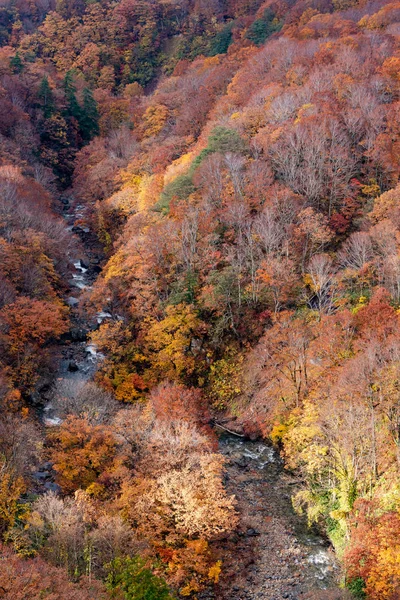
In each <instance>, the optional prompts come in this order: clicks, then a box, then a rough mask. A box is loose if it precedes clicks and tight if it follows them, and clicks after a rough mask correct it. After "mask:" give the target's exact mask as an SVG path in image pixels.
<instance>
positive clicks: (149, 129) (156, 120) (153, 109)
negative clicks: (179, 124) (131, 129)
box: [143, 104, 169, 137]
mask: <svg viewBox="0 0 400 600" xmlns="http://www.w3.org/2000/svg"><path fill="white" fill-rule="evenodd" d="M168 116H169V111H168V108H167V107H166V106H164V104H156V105H155V106H149V107H148V109H147V110H146V112H145V113H144V115H143V121H144V137H153V136H154V135H157V134H158V133H160V131H161V130H162V129H163V127H164V125H165V123H166V121H167V119H168Z"/></svg>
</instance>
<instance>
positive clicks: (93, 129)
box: [79, 88, 99, 141]
mask: <svg viewBox="0 0 400 600" xmlns="http://www.w3.org/2000/svg"><path fill="white" fill-rule="evenodd" d="M79 125H80V129H81V132H82V138H83V139H84V140H86V141H89V140H91V139H92V137H93V136H95V135H97V134H98V133H99V112H98V110H97V102H96V100H95V99H94V98H93V93H92V91H91V90H90V89H89V88H85V89H84V90H83V108H82V111H81V119H80V121H79Z"/></svg>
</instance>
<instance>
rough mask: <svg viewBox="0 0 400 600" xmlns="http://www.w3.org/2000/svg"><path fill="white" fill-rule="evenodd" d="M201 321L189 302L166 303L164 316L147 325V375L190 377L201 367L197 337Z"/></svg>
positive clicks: (182, 378) (201, 328) (172, 378)
mask: <svg viewBox="0 0 400 600" xmlns="http://www.w3.org/2000/svg"><path fill="white" fill-rule="evenodd" d="M204 327H205V325H204V324H203V323H202V322H201V320H200V319H199V317H198V315H197V312H196V310H195V309H194V307H193V306H187V305H184V304H178V305H176V306H168V307H167V309H166V315H165V318H164V319H162V320H161V321H156V322H154V323H152V324H151V325H150V327H149V328H148V331H147V334H146V341H145V347H146V350H147V352H148V356H149V358H150V361H151V365H152V366H151V371H150V373H149V374H150V376H151V377H156V378H160V377H164V378H169V379H171V380H180V379H181V380H184V379H190V377H191V376H192V375H193V374H194V372H195V371H198V370H199V368H200V367H201V345H200V346H199V345H198V344H196V339H198V340H200V339H201V332H202V331H204Z"/></svg>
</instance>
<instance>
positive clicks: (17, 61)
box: [10, 52, 24, 73]
mask: <svg viewBox="0 0 400 600" xmlns="http://www.w3.org/2000/svg"><path fill="white" fill-rule="evenodd" d="M10 67H11V69H12V71H13V73H21V72H22V71H23V69H24V64H23V62H22V60H21V57H20V55H19V52H17V53H16V54H15V55H14V56H12V57H11V58H10Z"/></svg>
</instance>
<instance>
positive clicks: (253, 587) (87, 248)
mask: <svg viewBox="0 0 400 600" xmlns="http://www.w3.org/2000/svg"><path fill="white" fill-rule="evenodd" d="M62 202H63V214H64V218H65V220H66V227H67V228H68V229H69V230H70V231H72V232H73V233H74V234H75V235H76V237H77V239H78V242H79V243H78V244H77V246H76V248H77V249H76V250H73V251H72V250H71V251H69V254H68V259H69V271H68V278H69V279H68V280H69V296H68V297H67V303H68V304H69V306H70V310H71V313H70V319H71V328H70V331H69V332H68V333H67V334H66V335H65V336H64V338H63V339H62V340H61V343H60V346H59V347H60V352H61V360H60V361H59V365H58V369H57V372H56V376H55V378H54V384H55V385H57V386H59V385H61V386H62V385H67V386H69V388H70V389H74V388H76V389H77V388H78V387H79V386H81V385H84V384H85V383H86V382H88V381H90V379H91V378H92V377H93V375H94V373H95V372H96V369H97V367H98V364H99V362H101V360H102V359H103V358H104V357H103V356H102V355H101V354H100V353H99V352H98V351H97V350H96V347H95V346H94V345H93V344H91V343H89V341H88V333H89V332H90V331H91V330H93V329H95V328H96V327H98V325H99V324H101V323H102V322H103V321H104V320H105V319H108V318H111V315H110V314H108V313H106V312H99V313H98V314H97V315H96V316H95V317H94V318H89V317H88V316H87V315H85V312H84V310H82V309H81V304H82V296H83V295H84V294H85V293H87V292H88V291H90V288H91V286H92V285H93V283H94V281H95V279H96V277H97V275H98V273H99V272H100V266H99V263H100V260H101V250H100V249H99V247H98V242H97V240H96V238H95V235H94V234H93V233H92V232H91V231H90V229H89V227H87V226H86V225H85V207H84V206H82V205H80V204H79V203H78V204H74V203H73V202H71V201H70V200H69V199H64V200H62ZM82 223H83V225H82ZM54 384H53V386H51V387H49V388H48V389H46V390H45V391H43V392H42V393H41V394H40V396H41V402H40V408H39V409H38V415H39V418H40V421H41V422H42V424H43V426H45V427H54V426H57V425H59V424H60V423H61V422H62V419H61V417H60V414H59V413H58V411H57V406H55V403H54V393H55V392H54V390H55V387H54ZM219 439H220V442H219V449H220V452H221V453H222V454H223V456H225V457H226V459H227V465H226V477H225V486H226V488H227V491H228V493H229V494H232V495H235V497H236V501H237V510H238V512H239V514H240V525H239V528H238V530H237V531H236V532H235V533H234V534H233V535H231V537H230V538H229V539H228V540H225V541H224V542H223V544H222V543H221V546H220V548H219V550H220V553H221V557H222V559H223V571H222V576H221V582H220V584H219V586H217V588H216V589H215V590H213V591H210V590H208V591H207V590H206V591H205V592H204V593H201V594H200V595H199V600H200V599H204V600H206V599H207V600H208V599H210V600H211V599H213V600H256V599H260V600H281V599H284V598H287V599H289V600H306V599H310V600H311V599H312V600H339V599H344V598H347V596H346V595H345V593H344V592H343V591H342V590H340V589H339V587H338V584H337V581H338V578H339V575H340V571H339V568H338V565H337V563H336V561H335V557H334V553H333V551H332V549H331V547H330V545H329V544H328V542H327V540H326V539H325V538H323V537H322V535H321V534H319V533H318V532H317V531H313V530H309V529H308V527H307V524H306V523H305V520H304V519H303V518H301V517H299V516H298V515H296V514H295V513H294V511H293V509H292V505H291V496H292V495H293V492H294V491H295V487H296V483H297V482H296V480H295V479H294V477H293V476H292V475H290V474H289V473H287V472H286V471H285V469H284V467H283V463H282V460H281V459H280V457H279V455H278V453H277V452H276V451H275V450H274V448H272V447H271V446H269V445H267V444H265V443H264V442H261V441H251V440H249V439H246V438H239V437H237V436H234V435H231V434H227V433H223V434H222V435H220V438H219ZM51 467H52V465H51V464H50V463H44V464H43V465H41V466H40V467H39V468H38V470H37V471H36V473H33V479H34V480H35V481H36V486H35V487H36V491H37V492H38V493H44V492H46V491H49V490H51V491H55V492H59V491H60V488H59V486H58V485H57V484H56V483H55V477H54V476H55V473H54V472H53V471H52V468H51Z"/></svg>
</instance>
